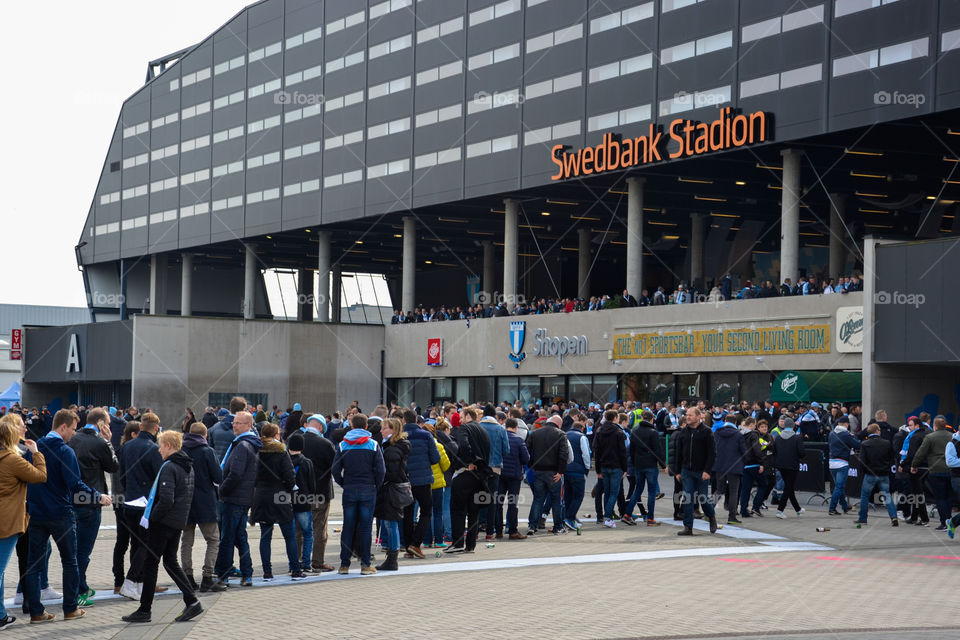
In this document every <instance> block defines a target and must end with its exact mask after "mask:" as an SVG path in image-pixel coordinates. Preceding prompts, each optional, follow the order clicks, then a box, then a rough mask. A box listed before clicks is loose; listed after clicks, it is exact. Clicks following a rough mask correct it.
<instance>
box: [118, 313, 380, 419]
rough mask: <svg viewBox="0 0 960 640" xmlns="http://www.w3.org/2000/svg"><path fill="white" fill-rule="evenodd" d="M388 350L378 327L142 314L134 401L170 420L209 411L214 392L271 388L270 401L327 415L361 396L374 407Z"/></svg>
mask: <svg viewBox="0 0 960 640" xmlns="http://www.w3.org/2000/svg"><path fill="white" fill-rule="evenodd" d="M382 349H383V327H379V326H367V325H324V324H319V323H300V322H272V321H266V320H263V321H261V320H257V321H248V322H243V321H242V320H236V319H227V318H182V317H178V316H148V315H138V316H135V318H134V346H133V352H134V353H133V401H134V404H135V405H136V406H138V407H144V406H147V407H151V408H153V409H154V410H156V411H157V412H158V415H159V416H160V418H161V420H162V421H163V424H171V423H173V422H174V421H176V420H178V419H179V418H180V417H181V416H182V415H183V413H184V409H185V407H188V406H189V407H191V408H193V410H194V411H195V412H199V411H202V410H203V408H204V406H205V405H206V404H207V402H208V397H209V394H210V393H211V392H223V393H237V392H242V393H266V394H268V400H267V402H268V404H270V405H273V404H277V405H280V406H281V407H287V406H290V405H292V404H293V403H295V402H299V403H301V404H302V405H303V407H304V411H311V412H313V411H319V412H322V413H324V414H329V413H331V412H333V411H335V410H338V409H339V410H342V409H343V408H345V407H346V406H347V405H348V404H349V403H350V402H352V401H353V400H357V401H359V403H360V406H361V408H362V409H364V410H366V411H369V410H370V408H371V407H372V406H374V405H375V404H376V403H377V402H379V400H380V390H381V380H380V352H381V350H382ZM197 415H198V416H199V415H200V414H199V413H197Z"/></svg>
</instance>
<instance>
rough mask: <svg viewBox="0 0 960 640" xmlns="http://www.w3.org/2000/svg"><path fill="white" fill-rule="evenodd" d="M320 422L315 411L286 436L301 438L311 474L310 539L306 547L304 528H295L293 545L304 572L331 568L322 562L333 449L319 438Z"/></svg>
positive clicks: (334, 450) (320, 419)
mask: <svg viewBox="0 0 960 640" xmlns="http://www.w3.org/2000/svg"><path fill="white" fill-rule="evenodd" d="M324 422H325V420H324V417H323V416H322V415H320V414H319V413H315V414H314V415H312V416H310V417H309V418H307V422H306V424H305V425H303V428H301V429H300V431H299V432H297V433H294V434H293V435H292V436H290V437H291V438H293V436H296V435H299V436H300V437H302V438H303V449H301V451H302V452H303V457H304V458H308V459H309V460H310V463H311V467H312V470H313V476H314V481H313V486H314V496H313V498H314V499H313V501H312V502H311V504H310V513H311V517H312V519H313V525H312V529H313V531H312V533H313V540H312V545H311V547H310V549H309V550H308V549H307V545H306V542H305V540H304V534H305V527H300V526H298V527H297V546H298V547H299V548H300V550H301V555H300V557H301V567H300V570H301V571H303V572H304V573H320V572H326V571H333V567H332V566H331V565H329V564H327V563H326V562H324V555H325V554H326V551H327V520H328V519H329V516H330V503H331V502H332V501H333V478H332V476H331V475H330V470H331V469H332V468H333V460H334V458H335V457H336V455H337V450H336V447H335V446H334V444H333V442H332V441H330V440H328V439H327V438H325V437H323V427H324ZM341 439H342V436H341ZM288 442H289V441H288ZM288 447H289V445H288ZM299 517H301V518H302V517H303V516H299Z"/></svg>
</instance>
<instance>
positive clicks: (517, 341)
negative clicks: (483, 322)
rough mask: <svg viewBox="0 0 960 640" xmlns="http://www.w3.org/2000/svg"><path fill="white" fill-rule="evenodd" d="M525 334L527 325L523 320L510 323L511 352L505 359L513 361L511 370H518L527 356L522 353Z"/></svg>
mask: <svg viewBox="0 0 960 640" xmlns="http://www.w3.org/2000/svg"><path fill="white" fill-rule="evenodd" d="M526 333H527V323H526V321H524V320H514V321H513V322H511V323H510V348H511V349H512V350H513V351H511V352H510V353H509V354H507V357H508V358H510V360H511V361H513V368H514V369H519V368H520V363H521V362H523V360H524V358H526V357H527V354H526V353H524V352H523V341H524V338H525V337H526Z"/></svg>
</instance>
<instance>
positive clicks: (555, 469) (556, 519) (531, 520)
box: [527, 414, 622, 536]
mask: <svg viewBox="0 0 960 640" xmlns="http://www.w3.org/2000/svg"><path fill="white" fill-rule="evenodd" d="M614 417H615V416H614ZM562 424H563V420H562V419H561V418H560V416H559V415H556V414H554V415H552V416H550V418H549V419H548V420H547V421H546V422H545V423H544V425H543V426H542V427H540V428H539V429H537V430H535V431H534V432H533V433H531V434H530V435H529V436H527V449H529V451H530V466H531V467H532V468H533V478H534V480H533V503H532V504H531V505H530V516H529V517H528V518H527V523H528V526H529V527H530V528H529V529H528V530H527V535H528V536H532V535H534V534H535V533H536V532H537V527H538V525H539V524H540V516H541V515H542V514H543V507H544V505H545V504H546V501H547V497H548V496H549V497H550V510H551V512H552V513H553V529H552V530H551V533H554V534H558V533H563V532H564V531H566V527H565V525H564V524H563V503H562V502H561V500H560V494H561V491H562V489H563V474H564V473H565V472H566V470H567V461H568V460H569V457H570V441H569V440H567V437H566V435H564V433H563V431H561V430H560V426H561V425H562ZM613 426H614V427H616V429H617V430H618V431H620V427H618V426H617V425H616V424H614V425H613ZM621 433H622V431H621ZM594 442H596V436H594ZM594 446H596V445H594ZM598 468H599V467H598ZM614 499H616V497H614Z"/></svg>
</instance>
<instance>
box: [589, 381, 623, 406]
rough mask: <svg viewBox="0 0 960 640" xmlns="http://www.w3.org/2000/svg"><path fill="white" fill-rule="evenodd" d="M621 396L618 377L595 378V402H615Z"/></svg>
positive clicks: (593, 399)
mask: <svg viewBox="0 0 960 640" xmlns="http://www.w3.org/2000/svg"><path fill="white" fill-rule="evenodd" d="M619 396H620V393H619V386H618V385H617V376H615V375H607V376H593V397H592V398H591V400H592V401H593V402H602V403H606V402H614V401H616V400H617V398H618V397H619Z"/></svg>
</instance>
